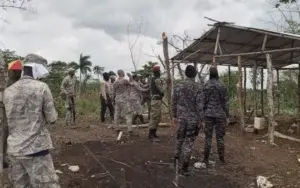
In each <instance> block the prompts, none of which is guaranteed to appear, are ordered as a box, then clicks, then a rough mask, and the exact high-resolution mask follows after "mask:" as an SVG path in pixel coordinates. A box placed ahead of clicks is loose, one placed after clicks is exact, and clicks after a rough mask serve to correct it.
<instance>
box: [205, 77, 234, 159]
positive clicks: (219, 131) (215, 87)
mask: <svg viewBox="0 0 300 188" xmlns="http://www.w3.org/2000/svg"><path fill="white" fill-rule="evenodd" d="M203 93H204V101H203V102H204V104H203V108H204V119H205V149H204V160H205V161H208V158H209V154H210V150H211V143H212V137H213V130H214V129H215V130H216V139H217V148H218V153H219V157H220V160H221V161H224V152H225V148H224V135H225V126H226V123H227V118H229V104H228V93H227V89H226V87H225V86H224V85H223V84H222V83H221V82H220V81H219V80H217V79H211V80H209V81H208V82H207V83H206V84H205V85H204V88H203Z"/></svg>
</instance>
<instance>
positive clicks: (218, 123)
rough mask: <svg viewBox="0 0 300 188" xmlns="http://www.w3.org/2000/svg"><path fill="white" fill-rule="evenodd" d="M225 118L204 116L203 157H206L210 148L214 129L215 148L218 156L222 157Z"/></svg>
mask: <svg viewBox="0 0 300 188" xmlns="http://www.w3.org/2000/svg"><path fill="white" fill-rule="evenodd" d="M225 126H226V119H225V118H214V117H205V148H204V158H205V159H208V158H209V155H210V150H211V144H212V137H213V132H214V129H215V131H216V140H217V149H218V154H219V156H220V157H224V154H225V153H224V152H225V146H224V136H225Z"/></svg>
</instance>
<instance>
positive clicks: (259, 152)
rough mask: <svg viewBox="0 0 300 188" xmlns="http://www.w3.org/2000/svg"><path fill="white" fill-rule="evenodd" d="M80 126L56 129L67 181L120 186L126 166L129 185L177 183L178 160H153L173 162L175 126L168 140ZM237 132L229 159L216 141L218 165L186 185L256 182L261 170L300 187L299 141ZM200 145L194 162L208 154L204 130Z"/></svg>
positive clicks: (224, 186)
mask: <svg viewBox="0 0 300 188" xmlns="http://www.w3.org/2000/svg"><path fill="white" fill-rule="evenodd" d="M91 124H92V123H91ZM85 125H86V123H85ZM80 127H81V128H78V129H65V128H55V129H53V130H52V132H53V134H52V135H53V140H54V142H55V146H56V150H55V151H53V159H54V161H55V167H56V169H59V170H61V171H62V172H63V174H59V176H60V182H61V185H62V187H66V188H67V187H78V188H79V187H83V188H97V187H99V188H100V187H101V188H105V187H107V188H114V187H116V188H117V187H118V188H119V187H120V184H122V179H123V178H122V173H121V169H124V170H125V179H126V182H127V184H128V186H129V185H130V186H129V187H132V188H148V187H149V188H150V187H153V188H154V187H156V188H169V187H173V186H172V183H171V181H172V180H173V178H174V169H173V166H172V165H157V164H155V165H153V164H148V163H147V162H148V161H151V162H158V163H161V162H163V163H170V164H171V163H172V162H173V161H172V157H173V151H174V138H173V137H171V136H170V132H171V131H170V129H161V130H160V135H161V137H162V142H161V143H159V144H153V143H150V142H148V141H147V140H146V139H144V138H146V130H145V129H140V130H139V131H138V132H137V135H136V136H134V137H133V138H131V139H129V138H127V137H126V136H124V140H123V141H122V142H121V143H117V142H116V141H115V138H116V134H115V133H114V132H113V131H111V130H108V129H107V128H105V127H104V126H98V125H92V126H88V127H86V126H83V125H82V126H80ZM236 132H237V130H236V129H235V128H234V127H231V128H229V130H228V132H227V135H226V159H227V162H228V164H227V165H226V166H220V165H219V164H218V161H217V158H218V157H217V154H216V151H215V145H214V147H213V148H214V149H213V154H212V157H211V160H212V161H216V162H217V163H216V166H215V168H210V169H208V170H202V171H197V170H195V169H192V176H191V177H189V178H188V179H185V180H184V184H185V187H188V188H194V187H195V188H196V187H197V188H198V187H200V186H201V187H205V188H206V187H207V188H231V187H232V188H236V187H241V188H247V187H249V188H250V187H252V186H251V185H252V184H253V183H254V182H255V178H256V176H257V175H264V176H267V177H270V180H271V182H272V183H273V184H274V185H275V187H280V188H281V187H300V181H299V179H298V177H300V171H299V170H300V167H299V163H298V162H297V157H296V156H297V154H300V149H299V148H300V147H299V145H298V144H295V143H290V142H286V141H283V140H277V143H278V144H279V146H270V145H269V144H267V143H265V141H264V140H262V139H260V137H261V136H262V135H252V134H251V135H246V136H245V137H244V138H241V137H240V136H239V135H238V134H236ZM86 147H87V148H88V150H90V151H91V152H92V153H93V155H91V154H90V153H89V152H88V151H87V149H86ZM196 148H197V149H196V151H195V153H194V154H193V156H194V157H195V159H193V162H196V161H200V160H201V159H202V152H201V151H202V148H203V138H202V137H201V135H200V137H199V139H198V140H197V147H196ZM66 164H67V165H66ZM62 165H63V166H62ZM64 165H66V166H64ZM68 165H79V167H80V170H79V172H77V173H73V172H71V171H69V170H68ZM103 165H104V167H103ZM105 169H107V171H108V172H109V173H107V171H106V170H105ZM253 187H254V186H253Z"/></svg>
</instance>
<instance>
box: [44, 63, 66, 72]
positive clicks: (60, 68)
mask: <svg viewBox="0 0 300 188" xmlns="http://www.w3.org/2000/svg"><path fill="white" fill-rule="evenodd" d="M67 67H68V64H67V63H66V62H63V61H53V62H52V63H50V64H49V65H48V68H49V69H50V71H51V72H52V73H64V72H65V71H66V69H67Z"/></svg>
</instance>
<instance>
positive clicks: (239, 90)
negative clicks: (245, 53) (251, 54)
mask: <svg viewBox="0 0 300 188" xmlns="http://www.w3.org/2000/svg"><path fill="white" fill-rule="evenodd" d="M238 72H239V82H238V99H239V111H240V123H241V125H240V126H241V133H242V134H244V132H245V119H244V107H243V92H242V90H243V72H242V65H241V56H238Z"/></svg>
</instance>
